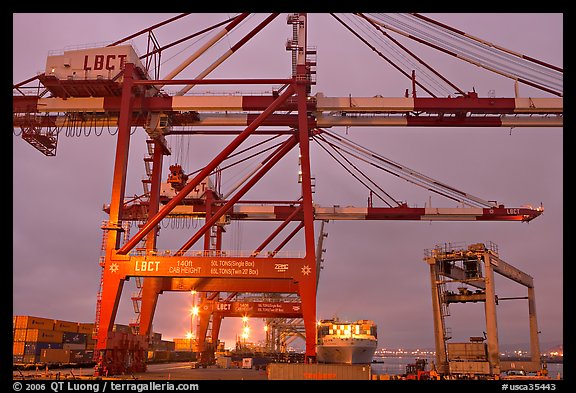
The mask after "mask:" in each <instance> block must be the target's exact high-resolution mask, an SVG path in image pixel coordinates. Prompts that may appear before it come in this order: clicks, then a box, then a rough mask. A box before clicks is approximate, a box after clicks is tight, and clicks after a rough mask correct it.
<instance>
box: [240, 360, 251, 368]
mask: <svg viewBox="0 0 576 393" xmlns="http://www.w3.org/2000/svg"><path fill="white" fill-rule="evenodd" d="M242 368H252V358H242Z"/></svg>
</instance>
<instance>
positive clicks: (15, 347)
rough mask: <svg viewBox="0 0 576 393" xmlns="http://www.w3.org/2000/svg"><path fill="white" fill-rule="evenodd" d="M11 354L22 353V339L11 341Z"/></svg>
mask: <svg viewBox="0 0 576 393" xmlns="http://www.w3.org/2000/svg"><path fill="white" fill-rule="evenodd" d="M12 355H24V341H14V343H12Z"/></svg>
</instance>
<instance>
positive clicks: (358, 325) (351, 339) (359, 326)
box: [316, 319, 378, 364]
mask: <svg viewBox="0 0 576 393" xmlns="http://www.w3.org/2000/svg"><path fill="white" fill-rule="evenodd" d="M317 332H318V333H317V337H318V342H317V346H316V351H317V358H318V362H319V363H344V364H368V363H371V362H372V358H373V357H374V352H375V351H376V347H377V345H378V336H377V325H376V324H375V323H374V321H371V320H367V319H361V320H358V321H355V322H345V321H339V320H337V319H330V320H322V321H320V322H319V323H318V330H317Z"/></svg>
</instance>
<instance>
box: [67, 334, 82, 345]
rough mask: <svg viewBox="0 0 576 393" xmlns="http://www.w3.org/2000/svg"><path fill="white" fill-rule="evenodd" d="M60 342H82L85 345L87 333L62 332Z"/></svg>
mask: <svg viewBox="0 0 576 393" xmlns="http://www.w3.org/2000/svg"><path fill="white" fill-rule="evenodd" d="M62 342H63V343H64V344H84V345H86V342H87V335H86V333H72V332H63V334H62Z"/></svg>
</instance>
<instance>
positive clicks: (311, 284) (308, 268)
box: [296, 16, 316, 362]
mask: <svg viewBox="0 0 576 393" xmlns="http://www.w3.org/2000/svg"><path fill="white" fill-rule="evenodd" d="M304 17H305V16H304ZM305 27H306V26H305V24H304V28H303V30H304V35H305V32H306V29H305ZM301 33H302V31H301ZM303 39H304V42H306V37H303ZM304 48H305V46H304ZM296 75H297V80H298V83H297V84H296V95H297V100H298V133H299V136H300V138H299V142H300V163H301V170H302V208H303V212H304V219H303V223H304V241H305V249H306V256H305V257H304V260H303V261H304V265H303V266H302V267H301V276H300V278H299V287H300V291H299V293H300V299H301V301H302V317H303V320H304V327H305V329H306V353H305V359H306V361H308V362H315V360H316V334H315V333H316V247H315V244H314V207H313V201H312V178H311V170H310V130H309V125H308V112H307V101H308V100H307V93H306V90H307V84H306V78H305V75H307V70H306V65H305V64H298V65H297V66H296ZM298 76H300V78H298Z"/></svg>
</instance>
